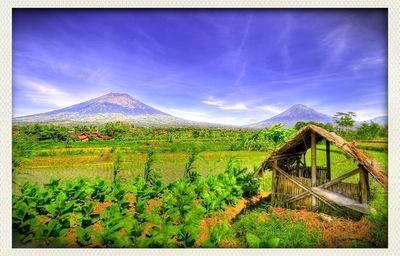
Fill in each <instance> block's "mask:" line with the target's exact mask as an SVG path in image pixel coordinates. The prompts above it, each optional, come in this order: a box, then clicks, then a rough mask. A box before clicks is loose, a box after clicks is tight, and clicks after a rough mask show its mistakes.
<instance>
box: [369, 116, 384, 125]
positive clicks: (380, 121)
mask: <svg viewBox="0 0 400 256" xmlns="http://www.w3.org/2000/svg"><path fill="white" fill-rule="evenodd" d="M370 121H372V122H375V123H378V124H380V125H386V124H388V116H378V117H375V118H373V119H371V120H370Z"/></svg>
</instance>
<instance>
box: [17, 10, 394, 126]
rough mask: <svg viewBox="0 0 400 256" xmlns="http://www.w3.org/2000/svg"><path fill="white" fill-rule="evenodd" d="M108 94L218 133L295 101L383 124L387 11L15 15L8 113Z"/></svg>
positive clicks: (35, 110)
mask: <svg viewBox="0 0 400 256" xmlns="http://www.w3.org/2000/svg"><path fill="white" fill-rule="evenodd" d="M109 92H121V93H128V94H130V95H132V96H133V97H135V98H137V99H139V100H141V101H142V102H144V103H146V104H148V105H150V106H153V107H156V108H158V109H160V110H163V111H165V112H168V113H170V114H172V115H175V116H178V117H182V118H186V119H190V120H195V121H207V122H216V123H224V124H238V125H241V124H247V123H252V122H257V121H261V120H264V119H267V118H269V117H271V116H274V115H276V114H277V113H279V112H281V111H283V110H285V109H287V108H289V107H290V106H292V105H293V104H297V103H302V104H305V105H308V106H309V107H312V108H314V109H316V110H318V111H320V112H323V113H326V114H330V115H333V114H335V112H337V111H354V112H356V113H357V114H358V117H357V119H358V120H365V119H371V118H373V117H376V116H380V115H386V113H387V13H386V11H382V10H380V11H379V10H362V9H359V10H355V9H354V10H340V9H336V10H333V9H331V10H329V9H326V10H323V9H320V10H301V9H298V10H295V9H281V10H273V9H269V10H268V9H266V10H205V9H203V10H201V9H198V10H193V9H192V10H172V9H171V10H168V9H165V10H135V9H123V10H118V9H114V10H112V9H110V10H63V9H60V10H51V9H47V10H46V9H42V10H41V9H37V10H23V9H14V11H13V115H14V116H21V115H27V114H34V113H39V112H45V111H50V110H54V109H59V108H61V107H66V106H69V105H72V104H75V103H80V102H82V101H84V100H89V99H91V98H94V97H97V96H101V95H103V94H106V93H109Z"/></svg>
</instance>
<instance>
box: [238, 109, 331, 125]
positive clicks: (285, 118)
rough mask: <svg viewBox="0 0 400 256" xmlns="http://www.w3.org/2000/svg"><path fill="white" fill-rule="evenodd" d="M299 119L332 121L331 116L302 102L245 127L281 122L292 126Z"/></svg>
mask: <svg viewBox="0 0 400 256" xmlns="http://www.w3.org/2000/svg"><path fill="white" fill-rule="evenodd" d="M299 121H305V122H307V121H314V122H321V123H332V117H331V116H328V115H325V114H322V113H320V112H318V111H315V110H314V109H312V108H309V107H307V106H305V105H302V104H297V105H293V106H292V107H290V108H289V109H287V110H285V111H284V112H282V113H280V114H278V115H276V116H273V117H271V118H269V119H266V120H264V121H261V122H258V123H254V124H248V125H246V126H245V127H247V128H264V127H267V126H271V125H273V124H277V123H282V124H284V125H285V126H286V127H293V126H294V125H295V124H296V123H297V122H299Z"/></svg>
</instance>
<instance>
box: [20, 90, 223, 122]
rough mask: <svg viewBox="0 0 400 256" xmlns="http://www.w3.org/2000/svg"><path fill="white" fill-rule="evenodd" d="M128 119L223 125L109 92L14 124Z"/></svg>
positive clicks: (31, 116) (131, 120)
mask: <svg viewBox="0 0 400 256" xmlns="http://www.w3.org/2000/svg"><path fill="white" fill-rule="evenodd" d="M114 121H126V122H129V123H132V124H134V125H137V126H171V127H181V126H195V127H222V125H217V124H209V123H201V122H194V121H189V120H185V119H182V118H178V117H175V116H172V115H169V114H167V113H164V112H162V111H160V110H157V109H155V108H153V107H150V106H148V105H146V104H144V103H143V102H141V101H139V100H137V99H135V98H133V97H132V96H130V95H128V94H123V93H109V94H106V95H103V96H101V97H98V98H94V99H92V100H88V101H85V102H82V103H79V104H76V105H72V106H69V107H66V108H62V109H59V110H54V111H50V112H46V113H40V114H35V115H29V116H21V117H16V118H14V119H13V122H14V123H58V124H60V123H65V124H68V123H89V124H90V123H93V124H95V123H105V122H114Z"/></svg>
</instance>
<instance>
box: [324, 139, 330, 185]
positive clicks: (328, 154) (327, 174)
mask: <svg viewBox="0 0 400 256" xmlns="http://www.w3.org/2000/svg"><path fill="white" fill-rule="evenodd" d="M325 142H326V178H327V179H328V180H331V144H330V143H329V140H326V141H325Z"/></svg>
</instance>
